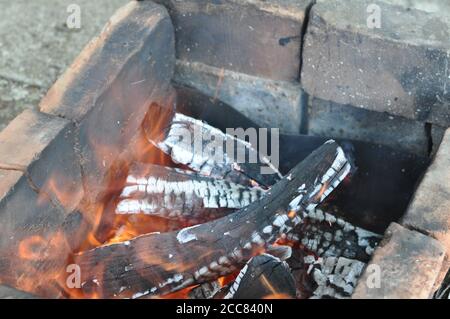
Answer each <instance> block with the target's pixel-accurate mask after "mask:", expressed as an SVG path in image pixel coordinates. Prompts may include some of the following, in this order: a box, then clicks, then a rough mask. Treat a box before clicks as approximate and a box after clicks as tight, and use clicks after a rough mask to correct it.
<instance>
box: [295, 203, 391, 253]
mask: <svg viewBox="0 0 450 319" xmlns="http://www.w3.org/2000/svg"><path fill="white" fill-rule="evenodd" d="M287 238H288V239H289V240H291V241H294V242H298V243H299V244H300V245H301V246H302V247H304V248H305V249H307V250H308V251H310V252H313V253H315V254H316V255H318V256H320V257H346V258H350V259H356V260H360V261H363V262H367V261H368V260H369V259H370V256H371V255H372V253H373V251H374V250H375V248H376V246H377V244H378V242H379V241H380V240H381V238H382V236H381V235H379V234H375V233H373V232H370V231H368V230H365V229H362V228H360V227H357V226H354V225H352V224H351V223H349V222H347V221H345V220H343V219H342V218H336V217H335V216H333V215H332V214H330V213H326V212H323V211H322V210H320V209H316V210H311V211H310V212H308V217H307V218H306V219H305V222H304V223H302V224H299V225H298V226H297V227H296V228H295V229H294V231H293V232H291V233H290V234H289V235H288V236H287Z"/></svg>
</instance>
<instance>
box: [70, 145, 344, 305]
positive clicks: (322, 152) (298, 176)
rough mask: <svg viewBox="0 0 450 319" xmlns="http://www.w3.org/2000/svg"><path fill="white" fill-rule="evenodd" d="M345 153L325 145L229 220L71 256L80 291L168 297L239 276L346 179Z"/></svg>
mask: <svg viewBox="0 0 450 319" xmlns="http://www.w3.org/2000/svg"><path fill="white" fill-rule="evenodd" d="M350 170H351V165H350V163H349V162H348V161H347V158H346V155H345V154H344V152H343V150H342V149H341V148H340V147H339V146H338V145H337V144H336V143H335V142H333V141H330V142H327V143H326V144H324V145H323V146H322V147H320V148H319V149H317V150H316V151H314V152H313V153H312V154H311V155H310V156H308V158H306V159H305V160H304V161H303V162H301V163H300V164H298V165H297V166H296V167H295V168H294V169H293V170H292V171H291V172H290V173H289V174H288V175H287V176H286V177H285V178H283V179H282V180H281V181H280V182H278V183H277V184H276V185H274V186H273V187H272V189H271V190H270V191H269V192H268V193H267V195H266V196H265V197H264V198H262V199H261V200H260V201H257V202H254V203H252V204H250V205H249V206H248V207H246V208H244V209H241V210H239V211H238V212H236V213H233V214H230V215H228V216H226V217H223V218H220V219H217V220H214V221H211V222H208V223H204V224H201V225H197V226H194V227H189V228H185V229H182V230H180V231H178V232H171V233H164V234H149V235H143V236H140V237H137V238H135V239H133V240H131V241H129V242H124V243H119V244H111V245H108V246H102V247H98V248H96V249H93V250H90V251H86V252H83V253H80V254H78V255H76V256H74V261H75V263H76V264H78V265H79V266H80V267H81V276H82V282H83V289H87V290H89V289H90V290H93V291H94V292H96V293H98V294H99V295H101V296H103V297H114V296H118V297H125V296H130V297H134V298H138V297H142V296H146V295H152V294H165V293H169V292H173V291H176V290H179V289H182V288H185V287H189V286H192V285H195V284H202V283H204V282H208V281H211V280H214V279H217V278H219V277H221V276H224V275H227V274H230V273H232V272H234V271H236V270H238V269H240V268H241V267H242V265H243V263H245V262H247V261H248V260H249V259H250V258H251V257H253V256H254V255H257V254H261V253H262V252H264V250H265V248H266V247H267V246H268V245H271V244H273V243H274V242H275V241H276V240H277V239H278V237H279V236H280V235H281V234H286V233H289V232H290V231H292V229H293V228H294V227H295V226H297V225H298V224H300V223H301V222H302V220H303V219H304V218H305V217H306V216H307V214H306V212H307V211H308V210H312V209H314V208H315V207H316V205H318V204H319V203H321V202H322V201H323V200H324V199H325V197H326V196H327V195H328V194H330V193H331V191H332V190H333V189H334V188H336V187H337V186H338V185H339V184H340V182H341V181H342V180H343V179H344V178H345V176H346V175H347V174H348V173H349V172H350Z"/></svg>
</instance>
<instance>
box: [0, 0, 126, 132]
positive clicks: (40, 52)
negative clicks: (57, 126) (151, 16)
mask: <svg viewBox="0 0 450 319" xmlns="http://www.w3.org/2000/svg"><path fill="white" fill-rule="evenodd" d="M128 1H129V0H94V1H93V0H33V1H30V0H14V1H11V0H0V130H2V129H3V128H4V127H5V126H6V125H7V124H8V123H9V121H11V120H12V119H13V118H14V117H15V116H16V115H17V114H19V113H21V112H22V111H23V110H24V109H27V108H37V107H38V104H39V101H40V99H41V98H42V96H43V95H44V94H45V93H46V92H47V90H48V89H49V88H50V86H51V85H52V84H53V83H54V81H55V80H56V79H57V78H58V76H59V75H60V74H61V73H63V72H64V70H65V69H66V68H67V66H68V65H69V64H70V63H71V62H72V61H73V59H74V58H75V57H76V56H77V55H78V53H79V52H80V51H81V50H82V49H83V47H84V45H85V44H86V43H87V42H88V41H89V40H90V39H91V38H92V37H93V36H95V35H97V34H98V33H99V32H100V31H101V29H102V27H103V26H104V25H105V23H106V22H107V20H108V18H109V17H110V16H111V15H112V14H113V13H114V11H115V10H117V9H118V8H119V7H120V6H122V5H124V4H125V3H127V2H128ZM70 4H78V5H79V6H80V9H81V28H80V29H69V28H68V27H67V26H66V21H67V18H68V16H69V15H70V13H68V12H67V8H68V6H69V5H70Z"/></svg>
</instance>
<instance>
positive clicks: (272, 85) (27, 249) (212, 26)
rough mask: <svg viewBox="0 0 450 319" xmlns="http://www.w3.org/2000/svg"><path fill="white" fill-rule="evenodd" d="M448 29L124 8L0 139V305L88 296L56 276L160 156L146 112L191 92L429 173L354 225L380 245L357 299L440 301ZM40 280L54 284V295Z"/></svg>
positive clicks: (287, 6)
mask: <svg viewBox="0 0 450 319" xmlns="http://www.w3.org/2000/svg"><path fill="white" fill-rule="evenodd" d="M371 3H376V4H377V5H378V6H379V7H380V8H381V9H382V18H383V20H382V23H383V24H382V27H381V28H380V29H370V28H368V27H367V24H366V19H367V13H366V8H367V6H368V5H369V4H371ZM355 12H356V13H357V14H355ZM359 13H360V14H359ZM410 19H413V21H415V24H411V23H409V22H405V23H404V21H410ZM442 30H448V32H450V18H449V19H448V20H446V19H445V18H443V17H441V16H437V15H436V14H435V13H430V12H425V11H422V10H419V9H415V8H406V7H405V6H402V5H395V4H393V1H387V0H386V1H365V0H364V1H361V0H349V1H345V4H344V2H341V1H338V0H333V1H331V0H328V1H312V0H301V1H294V0H271V1H259V0H244V1H242V0H241V1H236V0H223V1H202V0H186V1H181V2H180V1H176V0H156V1H155V2H153V1H139V2H138V1H131V2H130V3H129V4H127V5H126V6H124V7H123V8H121V9H120V10H119V11H118V12H117V13H116V14H115V15H114V16H113V17H112V18H111V19H110V21H109V22H108V24H107V25H106V26H105V28H104V30H103V31H102V33H101V34H100V35H99V36H98V37H96V38H94V39H93V40H92V41H91V42H90V43H89V44H88V45H87V46H86V47H85V49H84V50H83V51H82V52H81V54H80V55H79V56H78V58H77V59H76V60H75V61H74V62H73V64H72V65H71V67H70V68H69V69H68V70H67V71H66V73H65V74H64V75H63V76H62V77H61V78H60V79H58V81H57V82H56V83H55V84H54V86H53V87H52V88H51V89H50V90H49V92H48V93H47V95H46V96H45V97H44V99H43V100H42V101H41V103H40V112H36V111H25V112H24V113H22V114H20V115H19V116H18V117H17V118H16V119H15V120H13V121H12V122H11V123H10V124H9V126H8V127H7V128H5V129H4V130H3V131H2V132H1V133H0V234H1V235H0V273H1V274H2V275H1V276H0V283H1V284H3V285H4V286H0V297H1V298H26V297H35V296H38V297H48V298H63V297H79V296H74V295H70V294H69V295H67V294H65V292H64V289H61V286H62V285H64V284H65V282H66V280H65V279H66V278H65V277H64V276H61V275H60V274H61V273H62V274H63V275H64V274H66V275H67V273H66V272H65V268H66V266H67V264H69V263H70V260H71V258H72V254H73V252H74V251H76V252H78V251H80V247H83V245H84V244H85V242H86V238H87V237H89V234H90V233H91V232H92V229H93V228H95V226H98V224H99V221H98V220H97V213H98V211H99V210H101V209H103V208H104V207H103V206H102V205H104V199H105V198H106V197H108V196H110V193H111V181H115V180H121V179H123V178H124V177H123V176H122V175H123V173H121V171H120V168H121V167H122V165H123V163H124V162H127V161H128V160H129V158H134V159H136V160H142V159H143V158H147V157H146V156H149V154H150V153H152V151H142V144H141V143H142V142H141V137H142V134H143V131H142V123H145V119H146V115H147V114H148V113H149V110H150V109H151V106H152V105H155V104H157V105H161V106H162V108H168V107H169V105H171V104H173V101H174V100H176V98H175V97H174V96H178V99H181V98H185V99H189V98H190V97H189V95H186V94H184V95H183V93H182V92H184V90H188V91H189V90H193V91H194V92H196V93H195V94H197V93H198V94H199V95H201V96H206V97H208V98H207V102H205V103H210V105H212V107H217V106H220V105H222V104H221V103H226V104H228V105H230V106H231V107H232V108H233V109H234V110H236V111H238V112H239V113H241V114H242V115H244V116H246V117H247V118H248V119H250V120H251V121H253V122H254V123H256V125H258V126H260V127H277V128H280V130H281V132H282V133H283V134H285V135H286V136H291V135H299V134H301V135H302V136H310V137H314V138H333V139H337V140H338V141H341V140H352V141H358V142H357V143H359V142H360V143H370V145H377V147H378V146H379V147H380V148H384V147H387V148H388V149H389V150H395V151H398V152H401V153H402V154H407V158H410V161H409V162H410V163H419V162H420V163H428V162H431V164H430V165H429V167H427V169H426V170H424V169H423V167H425V166H426V165H425V164H424V165H423V167H422V166H420V168H419V166H417V167H416V169H415V170H414V174H413V175H414V177H412V178H411V179H410V181H411V183H410V184H411V185H409V186H410V188H411V190H414V192H411V193H409V192H406V193H407V194H406V195H405V203H404V205H403V204H402V205H403V206H404V207H403V206H401V207H400V206H399V207H400V208H399V207H397V206H396V207H395V209H397V210H400V211H396V212H395V213H391V211H390V210H389V209H392V205H391V206H389V205H390V204H389V205H388V207H387V208H386V210H387V211H389V214H385V215H383V223H382V225H381V224H377V225H374V220H375V221H377V218H376V217H377V216H375V217H374V216H368V214H367V212H361V214H360V215H359V216H357V217H355V218H356V219H355V222H354V224H356V226H360V227H364V228H367V229H374V228H377V227H378V229H377V230H379V229H380V228H381V229H382V232H384V237H383V239H382V240H381V242H380V243H379V245H378V247H377V248H376V249H375V251H374V252H373V255H372V256H371V259H370V261H369V262H368V263H363V264H362V266H363V268H364V269H365V270H364V271H362V275H361V277H360V278H359V280H358V283H357V284H356V285H355V287H352V288H355V289H354V292H353V294H352V295H351V297H352V298H430V297H433V294H434V293H435V292H436V290H438V289H439V287H440V286H441V284H442V282H443V280H444V276H445V275H446V273H447V271H448V269H449V267H450V262H449V260H448V255H449V254H450V183H449V180H450V170H449V167H450V130H449V129H448V127H449V126H450V106H449V105H450V69H449V66H448V60H449V59H450V55H449V53H448V52H450V42H449V40H448V39H449V37H448V34H445V31H442ZM180 92H181V93H180ZM189 92H190V91H189ZM195 96H197V95H195ZM192 101H194V99H193V100H192ZM195 101H197V100H195ZM185 102H186V101H185ZM202 103H203V102H202ZM208 105H209V104H208ZM220 112H221V111H220V109H219V110H217V113H220ZM224 125H225V124H224ZM236 125H237V124H236ZM356 145H359V144H356ZM364 145H365V144H364ZM389 152H390V151H389ZM391 153H392V152H391ZM152 154H153V153H152ZM357 155H358V152H357ZM356 162H357V164H358V157H357V156H356ZM363 166H364V165H363ZM362 168H364V167H362ZM399 170H400V171H399V172H398V173H399V174H400V175H401V174H405V175H408V174H412V173H411V172H410V171H412V170H413V169H409V168H408V169H405V168H399ZM369 173H370V172H369ZM422 173H423V176H421V177H420V178H417V177H418V176H419V175H422ZM366 177H367V178H368V179H370V178H376V176H370V174H368V176H366ZM395 182H396V180H395V178H394V177H393V181H392V183H395ZM415 182H417V183H416V184H415ZM387 183H389V181H388V182H387ZM372 191H373V192H376V191H377V190H372ZM395 191H398V193H401V192H402V190H400V189H399V190H394V192H395ZM337 196H338V195H337ZM399 196H400V195H399ZM374 197H376V195H374ZM394 197H395V196H394ZM386 201H387V200H386ZM384 204H385V203H383V202H380V207H379V208H378V210H379V211H382V210H384V209H385V207H383V205H384ZM386 205H387V204H386ZM100 206H102V207H100ZM376 211H377V208H373V210H371V214H373V213H374V212H375V213H376ZM381 215H382V213H380V216H381ZM356 221H360V222H361V225H360V224H358V223H357V222H356ZM377 222H379V221H377ZM385 224H386V225H388V224H390V225H389V227H386V226H385ZM380 225H381V226H380ZM61 238H63V240H61ZM44 256H45V258H44ZM49 256H50V257H49ZM30 269H33V272H30ZM374 270H375V271H379V272H380V273H381V277H380V282H379V285H377V286H376V287H375V288H374V287H373V286H371V283H372V278H373V274H374ZM44 273H45V274H48V273H55V276H54V283H52V286H51V287H49V286H48V282H47V281H48V278H47V277H46V276H42V278H41V279H40V278H39V277H40V276H39V275H40V274H44ZM294 277H295V276H294ZM28 293H29V294H30V295H28Z"/></svg>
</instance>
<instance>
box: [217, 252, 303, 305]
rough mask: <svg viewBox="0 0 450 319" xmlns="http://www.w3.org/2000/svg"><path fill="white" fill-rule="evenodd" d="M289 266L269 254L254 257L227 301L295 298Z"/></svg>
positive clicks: (230, 292)
mask: <svg viewBox="0 0 450 319" xmlns="http://www.w3.org/2000/svg"><path fill="white" fill-rule="evenodd" d="M295 294H296V289H295V281H294V277H293V276H292V274H291V270H290V268H289V265H288V264H287V263H286V262H284V261H281V260H280V259H279V258H276V257H274V256H272V255H269V254H262V255H259V256H256V257H253V258H252V259H250V260H249V262H248V263H247V264H246V265H245V266H244V268H242V270H241V271H240V273H239V275H238V276H237V278H236V280H235V281H234V283H233V284H232V285H231V287H230V289H229V291H228V294H227V295H225V299H262V298H278V297H279V298H295Z"/></svg>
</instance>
